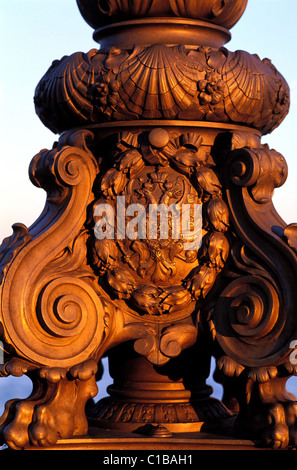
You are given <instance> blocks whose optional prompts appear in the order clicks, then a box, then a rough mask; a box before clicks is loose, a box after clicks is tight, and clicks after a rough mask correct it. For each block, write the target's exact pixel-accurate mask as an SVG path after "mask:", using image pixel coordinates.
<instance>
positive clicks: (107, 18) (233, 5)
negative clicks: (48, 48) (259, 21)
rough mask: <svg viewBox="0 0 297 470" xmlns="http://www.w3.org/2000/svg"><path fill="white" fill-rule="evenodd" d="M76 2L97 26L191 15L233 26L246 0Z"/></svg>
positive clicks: (111, 0)
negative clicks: (135, 19) (139, 19)
mask: <svg viewBox="0 0 297 470" xmlns="http://www.w3.org/2000/svg"><path fill="white" fill-rule="evenodd" d="M77 4H78V7H79V10H80V12H81V14H82V16H83V17H84V19H85V20H86V21H87V22H88V23H89V24H90V25H91V26H92V27H93V28H94V29H97V28H100V27H102V26H104V25H106V24H109V23H116V22H119V21H123V20H130V19H134V18H144V17H151V18H152V17H181V18H192V19H197V20H202V21H210V22H212V23H214V24H217V25H219V26H223V27H225V28H227V29H230V28H232V26H234V25H235V23H237V21H238V20H239V19H240V17H241V16H242V15H243V13H244V10H245V8H246V5H247V0H228V1H223V0H162V1H160V0H134V1H133V2H131V0H121V1H120V2H119V1H117V0H77Z"/></svg>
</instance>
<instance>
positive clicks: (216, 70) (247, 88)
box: [35, 44, 290, 134]
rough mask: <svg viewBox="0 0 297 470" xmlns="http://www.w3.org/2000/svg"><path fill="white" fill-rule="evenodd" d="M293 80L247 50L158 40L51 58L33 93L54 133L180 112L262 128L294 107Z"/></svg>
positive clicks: (184, 116) (179, 116)
mask: <svg viewBox="0 0 297 470" xmlns="http://www.w3.org/2000/svg"><path fill="white" fill-rule="evenodd" d="M289 101H290V99H289V87H288V85H287V83H286V81H285V80H284V78H283V77H282V76H281V75H280V74H279V73H278V72H277V71H276V69H275V67H274V66H273V65H272V64H271V62H270V61H269V60H268V59H264V60H263V61H261V60H260V59H259V57H258V56H256V55H250V54H248V53H247V52H243V51H236V52H234V53H233V52H229V51H227V49H225V48H222V49H220V50H212V49H210V48H205V47H199V48H197V49H192V50H187V49H185V48H183V47H182V46H178V47H177V46H175V47H168V46H165V45H158V44H156V45H153V46H151V47H140V46H135V48H134V49H133V50H132V51H130V50H120V49H118V48H111V49H109V50H105V51H104V50H102V51H101V50H99V51H97V50H96V49H92V50H91V51H90V52H89V53H88V54H83V53H81V52H80V53H76V54H73V55H71V56H70V57H64V58H63V59H61V61H56V62H54V63H53V65H52V67H51V68H50V69H49V70H48V72H47V73H46V74H45V76H44V77H43V79H42V80H41V81H40V83H39V85H38V86H37V88H36V92H35V107H36V112H37V114H38V115H39V117H40V119H41V120H42V122H43V123H44V124H45V125H46V126H47V127H49V128H50V129H51V130H52V131H54V132H61V131H63V130H65V129H67V128H70V127H73V126H77V125H86V124H91V123H97V122H98V123H99V122H105V121H110V120H113V121H122V120H136V119H183V120H196V121H203V120H207V121H213V122H226V123H236V124H245V125H248V126H251V127H254V128H256V129H258V130H260V131H261V132H262V133H263V134H265V133H268V132H271V131H272V130H273V129H274V128H275V127H276V126H278V125H279V124H280V123H281V121H282V120H283V119H284V117H285V116H286V115H287V113H288V110H289Z"/></svg>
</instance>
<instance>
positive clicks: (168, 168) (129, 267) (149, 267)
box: [92, 128, 229, 317]
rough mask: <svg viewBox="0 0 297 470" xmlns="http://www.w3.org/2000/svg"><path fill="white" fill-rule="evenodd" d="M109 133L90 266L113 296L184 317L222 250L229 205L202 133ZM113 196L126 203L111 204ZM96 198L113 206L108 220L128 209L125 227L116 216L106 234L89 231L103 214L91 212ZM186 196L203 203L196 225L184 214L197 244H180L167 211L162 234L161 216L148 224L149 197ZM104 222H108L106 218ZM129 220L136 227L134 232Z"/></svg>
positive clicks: (162, 201) (212, 275) (166, 201)
mask: <svg viewBox="0 0 297 470" xmlns="http://www.w3.org/2000/svg"><path fill="white" fill-rule="evenodd" d="M115 140H117V141H118V144H117V150H115V151H113V160H114V161H115V164H114V166H113V167H112V168H110V169H108V170H107V171H106V172H105V173H103V174H102V177H101V180H100V184H99V187H98V199H97V201H96V202H95V204H94V225H95V229H94V233H95V236H93V239H92V247H93V263H94V266H95V267H96V272H98V273H99V275H100V276H101V278H102V279H104V283H106V284H105V285H106V286H108V287H107V288H108V290H111V291H112V293H113V295H114V296H115V297H116V298H118V299H121V300H123V301H125V302H126V304H127V305H128V307H129V308H132V310H134V311H135V310H136V311H137V312H138V313H139V314H141V315H157V316H160V315H164V314H165V315H168V314H170V315H172V314H174V315H177V316H178V317H179V316H180V315H182V317H186V316H188V315H189V313H190V312H191V311H192V310H193V308H194V306H195V302H196V301H199V300H201V299H204V298H205V296H206V295H207V294H208V293H209V291H210V290H211V288H212V287H213V285H214V283H215V280H216V277H217V275H218V274H219V273H220V272H221V271H222V269H223V267H224V264H225V261H226V259H227V257H228V253H229V243H228V240H227V238H226V236H225V232H227V230H228V228H229V214H228V208H227V206H226V204H225V202H224V201H223V199H222V193H221V184H220V182H219V179H218V177H217V175H216V173H215V170H214V169H213V167H214V163H213V161H212V158H211V156H210V155H209V154H208V153H207V152H206V149H205V148H204V147H203V145H202V142H203V140H202V137H200V136H199V135H198V134H197V133H194V132H193V133H189V134H182V135H178V134H176V132H172V133H170V132H168V131H167V130H165V129H161V128H160V129H157V128H155V129H154V130H152V131H150V132H138V133H137V132H136V133H129V132H123V133H121V134H119V135H118V136H117V137H116V139H115ZM156 165H157V167H156ZM119 197H120V198H121V200H123V201H124V202H123V204H125V207H124V206H123V207H120V206H119V205H118V201H119ZM102 204H104V205H105V204H108V208H110V207H111V208H112V213H113V214H115V216H114V219H113V220H114V221H118V220H119V219H118V215H119V213H120V212H121V211H123V210H127V213H126V216H125V222H124V223H125V224H126V232H125V233H122V227H121V226H119V222H117V223H118V225H117V227H116V231H114V232H113V233H112V234H111V236H105V235H104V234H103V236H101V235H100V236H98V234H97V235H96V233H97V232H96V230H97V228H96V226H97V224H99V225H100V224H101V223H102V220H103V221H104V218H102V217H101V216H102V215H103V214H100V216H99V215H98V212H97V208H98V207H100V206H101V205H102ZM191 204H196V206H200V207H202V214H203V216H202V219H200V221H201V225H197V226H195V222H194V216H191V217H192V218H191V223H193V222H194V228H193V229H192V230H193V232H192V233H191V234H192V237H191V241H192V239H194V238H195V237H196V238H197V237H199V236H200V238H201V244H199V245H197V246H195V247H190V248H187V247H186V245H185V243H186V240H185V238H183V236H181V237H177V236H175V233H176V232H175V231H174V222H173V220H174V219H173V215H172V213H171V214H170V212H169V215H168V219H167V221H168V222H167V223H168V226H167V228H168V232H167V234H166V237H162V236H161V231H162V229H161V224H162V221H161V219H160V220H159V221H157V219H156V222H154V223H155V224H156V226H154V224H152V225H151V218H150V216H151V212H150V207H151V206H152V205H154V206H155V207H157V206H158V207H160V206H161V205H163V206H165V207H166V208H169V207H172V206H173V205H175V207H177V206H178V207H181V208H182V206H183V205H186V207H190V205H191ZM132 205H134V208H135V207H136V205H137V211H138V213H139V214H142V215H141V217H142V218H139V217H140V216H139V217H138V219H137V223H136V222H135V213H133V214H132V212H131V214H130V213H129V214H128V206H130V207H131V206H132ZM192 207H193V206H192ZM141 209H143V210H142V211H141ZM135 210H136V209H135ZM127 214H128V215H127ZM129 216H130V217H129ZM133 219H134V221H133ZM179 220H180V219H179ZM104 224H106V230H107V225H108V224H107V222H106V220H105V221H104V223H103V225H104ZM131 224H134V225H133V227H132V231H130V234H129V236H128V235H127V233H128V230H130V227H129V225H131ZM103 225H100V227H102V226H103ZM135 227H137V229H138V230H137V233H135V232H133V229H134V228H135ZM151 229H153V230H155V234H156V236H154V235H153V234H152V232H150V230H151ZM125 235H126V236H125ZM134 235H135V236H134Z"/></svg>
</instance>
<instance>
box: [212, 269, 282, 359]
mask: <svg viewBox="0 0 297 470" xmlns="http://www.w3.org/2000/svg"><path fill="white" fill-rule="evenodd" d="M279 312H280V304H279V297H278V294H277V292H276V290H275V288H274V287H273V285H272V284H271V283H270V282H269V281H267V280H264V279H263V278H261V277H257V276H245V277H242V278H239V279H236V280H234V281H233V282H231V283H230V284H229V285H228V286H227V287H226V289H224V291H223V292H222V293H221V295H220V298H219V300H218V302H217V304H216V308H215V310H214V313H213V319H214V323H215V326H216V338H217V341H218V342H219V344H220V345H221V346H222V348H223V350H224V351H225V352H226V353H227V354H228V355H230V356H231V357H232V358H234V359H235V360H237V361H238V362H239V363H240V364H242V365H257V366H260V365H266V364H268V363H270V362H272V361H273V360H274V356H275V355H277V354H278V352H279V345H278V344H277V343H276V342H275V341H273V338H275V337H278V336H279V334H280V332H281V330H282V328H283V320H284V319H283V314H282V313H281V314H280V313H279Z"/></svg>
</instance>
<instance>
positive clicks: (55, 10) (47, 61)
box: [0, 0, 297, 413]
mask: <svg viewBox="0 0 297 470" xmlns="http://www.w3.org/2000/svg"><path fill="white" fill-rule="evenodd" d="M296 21H297V0H248V7H247V10H246V12H245V14H244V16H243V18H242V19H241V20H240V21H239V22H238V24H237V25H236V26H235V27H234V28H233V29H232V40H231V41H230V43H229V44H227V45H226V47H227V48H228V49H230V50H232V51H234V50H236V49H243V50H247V51H248V52H250V53H257V54H258V55H259V56H260V57H261V58H264V57H268V58H270V59H271V60H272V62H273V63H274V65H275V66H276V67H277V68H278V70H279V71H280V72H281V73H282V74H283V75H284V77H285V78H286V79H287V81H288V83H289V85H290V87H291V93H292V104H291V111H290V114H289V116H288V117H287V118H286V120H285V121H284V122H283V123H282V125H281V126H280V127H279V128H278V129H276V130H275V131H274V132H273V133H272V134H271V135H269V136H265V137H264V138H263V140H262V142H263V143H268V144H269V145H270V147H272V148H275V149H276V150H277V151H279V152H280V153H282V154H283V155H284V156H285V158H286V160H287V163H288V166H289V177H288V180H287V182H286V183H285V185H284V186H283V187H282V188H280V189H278V190H276V193H275V197H274V202H275V205H276V207H277V210H278V212H279V213H280V215H281V216H282V217H283V219H285V220H286V221H287V223H291V222H297V156H296V151H295V147H296V143H295V135H296V133H297V130H296V124H297V60H296V59H297V58H296V44H297V28H296ZM0 44H1V46H0V64H1V75H0V106H1V113H0V159H1V172H0V239H1V240H2V239H3V237H5V236H7V235H10V234H11V225H12V224H13V223H15V222H23V223H25V224H26V225H28V226H29V225H30V224H31V223H32V222H34V220H35V219H36V218H37V217H38V215H39V213H40V212H41V210H42V208H43V205H44V200H45V193H44V192H43V190H40V189H37V188H35V187H34V186H33V185H32V184H31V183H30V181H29V179H28V166H29V163H30V161H31V158H32V157H33V156H34V155H35V154H36V153H37V152H38V151H39V150H40V149H42V148H51V146H52V143H53V142H54V140H56V138H57V137H56V136H55V135H54V134H52V133H51V132H50V131H49V130H47V129H46V128H45V127H44V126H43V125H42V124H41V122H40V121H39V119H38V117H37V116H36V115H35V111H34V106H33V95H34V89H35V86H36V84H37V83H38V81H39V80H40V78H41V77H42V75H43V74H44V73H45V72H46V70H47V69H48V67H49V66H50V65H51V62H52V61H53V60H54V59H59V58H61V57H62V56H63V55H65V54H71V53H73V52H76V51H84V52H87V51H88V50H90V49H92V48H94V47H96V43H95V42H94V41H93V39H92V29H91V28H90V27H89V26H88V25H87V23H85V21H84V20H83V19H82V17H81V16H80V14H79V11H78V8H77V6H76V1H75V0H0ZM3 380H4V382H6V380H9V379H3ZM293 380H297V379H293ZM10 383H12V382H10ZM7 384H8V382H7ZM3 385H4V383H3ZM1 387H2V380H1V382H0V413H1V405H2V403H1V400H2V395H1ZM2 390H3V389H2Z"/></svg>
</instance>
